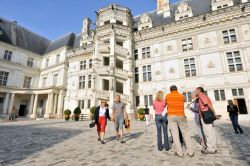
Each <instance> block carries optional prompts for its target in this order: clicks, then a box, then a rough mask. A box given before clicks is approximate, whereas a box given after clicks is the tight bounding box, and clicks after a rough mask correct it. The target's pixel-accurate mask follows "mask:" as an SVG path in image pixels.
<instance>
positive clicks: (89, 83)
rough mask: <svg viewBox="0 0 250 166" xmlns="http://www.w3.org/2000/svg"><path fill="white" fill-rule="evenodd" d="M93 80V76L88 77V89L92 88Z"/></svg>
mask: <svg viewBox="0 0 250 166" xmlns="http://www.w3.org/2000/svg"><path fill="white" fill-rule="evenodd" d="M91 80H92V76H91V75H89V76H88V88H91V82H92V81H91Z"/></svg>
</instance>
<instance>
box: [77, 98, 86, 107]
mask: <svg viewBox="0 0 250 166" xmlns="http://www.w3.org/2000/svg"><path fill="white" fill-rule="evenodd" d="M84 102H85V101H84V100H78V107H79V108H80V109H84Z"/></svg>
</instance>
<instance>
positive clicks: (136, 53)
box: [134, 49, 139, 60]
mask: <svg viewBox="0 0 250 166" xmlns="http://www.w3.org/2000/svg"><path fill="white" fill-rule="evenodd" d="M138 56H139V54H138V49H135V50H134V60H138Z"/></svg>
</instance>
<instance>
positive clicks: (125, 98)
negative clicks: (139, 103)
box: [115, 93, 129, 102]
mask: <svg viewBox="0 0 250 166" xmlns="http://www.w3.org/2000/svg"><path fill="white" fill-rule="evenodd" d="M115 95H119V96H120V97H121V100H122V101H125V102H129V95H126V94H121V93H115Z"/></svg>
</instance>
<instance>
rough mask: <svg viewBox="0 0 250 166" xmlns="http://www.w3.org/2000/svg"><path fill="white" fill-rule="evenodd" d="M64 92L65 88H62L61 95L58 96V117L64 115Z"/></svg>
mask: <svg viewBox="0 0 250 166" xmlns="http://www.w3.org/2000/svg"><path fill="white" fill-rule="evenodd" d="M63 96H64V92H63V90H60V92H59V96H58V104H57V118H62V117H63V98H64V97H63Z"/></svg>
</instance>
